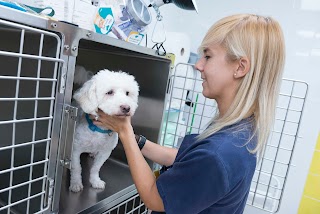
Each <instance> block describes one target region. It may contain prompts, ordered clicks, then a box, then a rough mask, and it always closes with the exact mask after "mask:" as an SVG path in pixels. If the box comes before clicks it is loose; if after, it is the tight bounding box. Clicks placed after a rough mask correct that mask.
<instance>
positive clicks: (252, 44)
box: [198, 14, 285, 157]
mask: <svg viewBox="0 0 320 214" xmlns="http://www.w3.org/2000/svg"><path fill="white" fill-rule="evenodd" d="M213 44H218V45H222V47H224V48H225V49H226V51H227V59H228V60H239V59H241V58H243V57H247V58H248V59H249V61H250V70H249V72H248V73H247V74H246V75H245V76H244V77H243V78H242V80H241V83H240V85H239V88H238V92H237V94H236V96H235V98H234V100H233V103H232V104H231V106H230V108H229V109H228V111H227V112H226V113H225V114H224V115H222V116H219V114H218V115H216V116H215V117H214V118H213V119H212V121H211V122H210V125H209V127H208V128H207V129H206V130H205V131H204V132H203V133H201V134H200V135H199V136H198V140H202V139H205V138H207V137H209V136H210V135H212V134H214V133H216V132H218V131H219V130H221V129H222V128H224V127H227V126H229V125H232V124H235V123H237V122H239V121H241V120H242V119H244V118H247V117H249V116H251V115H254V117H253V118H254V120H253V121H254V122H253V124H254V132H253V136H256V137H257V141H258V142H257V144H256V146H255V148H253V149H249V151H250V152H251V153H258V154H259V156H260V157H261V153H262V151H263V149H264V145H265V144H266V142H267V140H268V137H269V134H270V130H271V127H272V126H273V123H274V118H275V109H276V103H277V98H278V93H279V89H280V83H281V79H282V74H283V67H284V62H285V44H284V37H283V33H282V30H281V27H280V25H279V23H278V22H277V21H276V20H274V19H273V18H270V17H262V16H257V15H251V14H239V15H233V16H228V17H225V18H223V19H221V20H219V21H218V22H217V23H215V24H214V25H213V26H212V27H211V28H210V29H209V31H208V32H207V34H206V36H205V37H204V39H203V41H202V44H201V46H200V48H199V49H200V51H202V52H203V50H204V49H205V48H208V47H209V46H211V45H213ZM253 136H251V138H252V137H253ZM251 138H250V139H251ZM250 139H248V142H249V140H250Z"/></svg>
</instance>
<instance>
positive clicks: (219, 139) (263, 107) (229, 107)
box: [95, 14, 285, 214]
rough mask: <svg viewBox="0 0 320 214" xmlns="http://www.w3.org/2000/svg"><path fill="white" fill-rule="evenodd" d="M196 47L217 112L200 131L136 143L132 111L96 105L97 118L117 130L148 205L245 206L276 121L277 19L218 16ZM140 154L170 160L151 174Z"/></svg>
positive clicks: (176, 212) (239, 209) (178, 210)
mask: <svg viewBox="0 0 320 214" xmlns="http://www.w3.org/2000/svg"><path fill="white" fill-rule="evenodd" d="M200 51H201V53H202V57H201V59H200V60H199V61H198V62H197V63H196V65H195V67H196V69H197V70H199V71H200V73H201V78H202V79H203V83H202V86H203V91H202V93H203V95H204V96H205V97H206V98H211V99H215V100H216V102H217V104H218V113H217V115H216V116H215V117H214V118H213V119H212V121H211V123H210V124H209V126H208V127H207V129H206V130H205V131H204V132H203V133H201V134H200V135H198V136H197V135H188V136H186V137H185V138H184V140H183V142H182V144H181V147H180V148H179V150H176V149H173V148H166V147H162V146H160V145H157V144H154V143H152V142H150V141H148V140H147V141H146V142H145V141H144V139H143V137H140V138H139V146H138V144H137V143H136V140H135V134H134V132H133V128H132V125H131V118H130V117H125V118H119V117H111V116H108V115H105V114H103V113H102V112H99V120H98V121H96V122H95V124H96V125H100V126H105V127H106V128H109V129H112V130H114V131H116V132H118V133H119V137H120V140H121V142H122V144H123V147H124V150H125V153H126V156H127V160H128V164H129V166H130V170H131V174H132V177H133V180H134V183H135V185H136V187H137V189H138V192H139V194H140V197H141V199H142V201H143V202H144V203H145V205H146V206H147V207H148V208H149V209H151V210H154V212H153V213H156V211H158V212H166V213H168V214H170V213H172V214H188V213H190V214H196V213H218V214H222V213H226V214H230V213H243V210H244V207H245V203H246V200H247V197H248V193H249V189H250V184H251V180H252V177H253V174H254V170H255V167H256V159H257V156H259V155H261V152H262V150H263V148H264V145H265V143H266V141H267V138H268V135H269V132H270V128H271V126H272V124H273V120H274V117H275V105H276V101H277V95H278V92H279V85H280V81H281V77H282V73H283V66H284V58H285V47H284V39H283V34H282V31H281V28H280V26H279V24H278V22H277V21H275V20H274V19H272V18H269V17H262V16H257V15H250V14H241V15H233V16H229V17H226V18H223V19H221V20H219V21H218V22H217V23H215V24H214V25H213V26H212V27H211V28H210V29H209V31H208V32H207V34H206V36H205V38H204V39H203V42H202V44H201V46H200ZM139 147H140V148H142V149H141V151H140V149H139ZM141 153H142V154H141ZM143 156H145V157H147V158H149V159H151V160H152V161H154V162H156V163H159V164H161V165H164V166H170V167H168V168H169V169H168V170H167V171H165V172H164V173H162V174H161V175H160V176H159V178H158V179H156V178H155V177H154V175H153V172H152V171H151V169H150V167H149V165H148V164H147V163H146V161H145V159H144V157H143Z"/></svg>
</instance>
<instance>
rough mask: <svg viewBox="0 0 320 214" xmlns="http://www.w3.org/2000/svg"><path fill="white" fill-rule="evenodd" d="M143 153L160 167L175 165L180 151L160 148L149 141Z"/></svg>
mask: <svg viewBox="0 0 320 214" xmlns="http://www.w3.org/2000/svg"><path fill="white" fill-rule="evenodd" d="M141 152H142V154H143V156H145V157H146V158H148V159H150V160H152V161H153V162H156V163H158V164H160V165H165V166H170V165H172V164H173V162H174V160H175V158H176V156H177V153H178V150H177V149H175V148H168V147H164V146H160V145H158V144H156V143H153V142H151V141H149V140H147V141H146V144H145V145H144V147H143V148H142V150H141Z"/></svg>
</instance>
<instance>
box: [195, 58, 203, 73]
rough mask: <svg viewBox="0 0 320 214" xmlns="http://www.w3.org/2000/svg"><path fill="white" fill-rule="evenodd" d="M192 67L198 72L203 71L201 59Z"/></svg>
mask: <svg viewBox="0 0 320 214" xmlns="http://www.w3.org/2000/svg"><path fill="white" fill-rule="evenodd" d="M194 67H195V68H196V69H197V70H198V71H200V72H202V71H203V62H202V58H200V59H199V60H198V61H197V62H196V64H195V65H194Z"/></svg>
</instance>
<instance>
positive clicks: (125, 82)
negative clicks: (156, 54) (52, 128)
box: [69, 66, 139, 192]
mask: <svg viewBox="0 0 320 214" xmlns="http://www.w3.org/2000/svg"><path fill="white" fill-rule="evenodd" d="M79 68H80V69H79ZM79 70H82V71H81V72H77V71H79ZM76 75H83V67H80V66H77V68H76V73H75V76H76ZM87 76H88V77H89V76H90V75H87ZM78 79H79V78H78ZM80 82H81V81H80ZM138 95H139V86H138V83H137V82H136V81H135V79H134V77H133V76H131V75H129V74H127V73H124V72H121V71H120V72H113V71H109V70H107V69H105V70H101V71H99V72H98V73H97V74H96V75H94V76H93V77H92V78H91V79H90V80H88V81H87V82H85V83H84V85H83V86H82V87H81V88H80V89H79V90H77V91H76V92H75V94H74V96H73V97H74V99H75V100H76V101H77V102H78V104H79V105H80V107H81V108H82V110H83V111H84V112H85V113H88V114H92V115H97V111H98V109H100V110H102V111H103V112H105V113H106V114H108V115H119V116H120V115H130V116H132V115H133V114H134V112H135V110H136V108H137V107H138ZM84 115H85V114H83V115H82V117H81V119H80V122H79V123H78V124H77V127H76V131H75V139H74V144H73V152H72V160H71V171H70V172H71V178H70V187H69V189H70V190H71V191H73V192H79V191H81V190H82V189H83V185H82V177H81V165H80V155H81V153H90V154H91V155H92V156H94V162H93V165H92V167H91V170H90V179H89V181H90V183H91V185H92V187H94V188H99V189H103V188H104V187H105V182H104V181H102V180H101V179H100V177H99V171H100V168H101V166H102V165H103V163H104V162H105V161H106V160H107V159H108V158H109V156H110V154H111V152H112V150H113V149H114V148H115V147H116V145H117V143H118V134H117V133H115V132H112V133H111V134H106V133H100V132H96V131H92V130H90V129H89V126H88V122H87V120H86V118H85V116H84ZM99 128H101V129H103V128H102V127H99Z"/></svg>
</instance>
